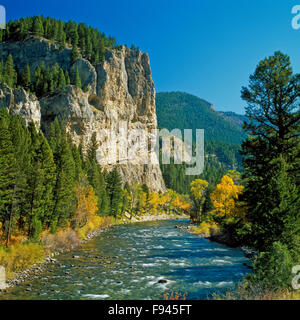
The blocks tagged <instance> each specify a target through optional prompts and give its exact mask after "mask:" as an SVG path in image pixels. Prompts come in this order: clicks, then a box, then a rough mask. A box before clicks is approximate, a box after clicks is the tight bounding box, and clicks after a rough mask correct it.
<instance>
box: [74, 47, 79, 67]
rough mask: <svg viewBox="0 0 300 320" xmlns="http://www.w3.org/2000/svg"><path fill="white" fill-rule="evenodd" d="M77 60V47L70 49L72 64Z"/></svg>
mask: <svg viewBox="0 0 300 320" xmlns="http://www.w3.org/2000/svg"><path fill="white" fill-rule="evenodd" d="M78 58H79V52H78V47H77V45H74V46H73V49H72V62H73V63H74V62H75V61H76V60H77V59H78Z"/></svg>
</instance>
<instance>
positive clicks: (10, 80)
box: [4, 54, 17, 88]
mask: <svg viewBox="0 0 300 320" xmlns="http://www.w3.org/2000/svg"><path fill="white" fill-rule="evenodd" d="M4 82H5V83H6V84H7V85H8V86H9V87H11V88H14V87H15V86H16V84H17V72H16V70H15V68H14V61H13V57H12V55H11V54H9V55H8V57H7V60H6V64H5V67H4Z"/></svg>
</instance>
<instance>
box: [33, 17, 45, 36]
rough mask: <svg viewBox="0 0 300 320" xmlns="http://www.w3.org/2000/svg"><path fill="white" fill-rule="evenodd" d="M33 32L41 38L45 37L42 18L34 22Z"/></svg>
mask: <svg viewBox="0 0 300 320" xmlns="http://www.w3.org/2000/svg"><path fill="white" fill-rule="evenodd" d="M33 32H34V33H35V34H37V35H39V36H43V35H44V27H43V24H42V22H41V19H40V17H35V19H34V22H33Z"/></svg>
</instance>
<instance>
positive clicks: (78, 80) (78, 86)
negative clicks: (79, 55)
mask: <svg viewBox="0 0 300 320" xmlns="http://www.w3.org/2000/svg"><path fill="white" fill-rule="evenodd" d="M75 86H76V87H77V88H81V79H80V75H79V71H78V67H76V71H75Z"/></svg>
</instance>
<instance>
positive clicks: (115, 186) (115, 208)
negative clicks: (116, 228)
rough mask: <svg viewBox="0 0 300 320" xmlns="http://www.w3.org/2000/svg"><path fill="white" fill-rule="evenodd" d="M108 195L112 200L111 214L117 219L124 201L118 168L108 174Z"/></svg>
mask: <svg viewBox="0 0 300 320" xmlns="http://www.w3.org/2000/svg"><path fill="white" fill-rule="evenodd" d="M107 195H108V197H109V201H110V209H111V214H112V215H113V216H114V218H115V219H116V218H117V216H118V214H119V211H120V206H121V203H122V182H121V177H120V175H119V173H118V171H117V169H116V168H114V169H113V170H112V171H111V172H110V173H109V174H108V176H107Z"/></svg>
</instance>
